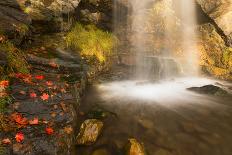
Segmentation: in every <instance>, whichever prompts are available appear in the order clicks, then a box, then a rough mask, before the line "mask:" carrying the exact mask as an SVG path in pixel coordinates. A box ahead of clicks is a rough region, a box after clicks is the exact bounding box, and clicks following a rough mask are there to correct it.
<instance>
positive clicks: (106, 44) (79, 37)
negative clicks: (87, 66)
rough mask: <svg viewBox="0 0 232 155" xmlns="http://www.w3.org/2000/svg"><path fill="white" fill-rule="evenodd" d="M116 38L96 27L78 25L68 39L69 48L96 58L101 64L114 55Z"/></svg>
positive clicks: (85, 55)
mask: <svg viewBox="0 0 232 155" xmlns="http://www.w3.org/2000/svg"><path fill="white" fill-rule="evenodd" d="M114 41H116V39H115V37H114V36H113V35H112V33H109V32H106V31H103V30H101V29H98V28H97V27H96V26H94V25H86V26H84V25H81V24H80V23H76V24H75V26H74V27H73V29H72V30H71V31H70V32H69V33H68V35H67V37H66V43H67V46H68V47H72V48H75V49H77V50H80V53H81V55H82V56H84V57H87V58H91V57H95V58H97V60H98V61H99V62H101V63H102V62H105V61H106V59H107V57H108V56H110V55H111V54H112V51H113V45H114Z"/></svg>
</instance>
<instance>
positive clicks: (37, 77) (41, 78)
mask: <svg viewBox="0 0 232 155" xmlns="http://www.w3.org/2000/svg"><path fill="white" fill-rule="evenodd" d="M35 79H37V80H43V79H44V76H43V75H36V76H35Z"/></svg>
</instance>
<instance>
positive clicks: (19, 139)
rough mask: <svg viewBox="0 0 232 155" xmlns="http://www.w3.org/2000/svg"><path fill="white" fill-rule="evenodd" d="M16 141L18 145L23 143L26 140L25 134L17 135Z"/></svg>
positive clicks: (19, 133)
mask: <svg viewBox="0 0 232 155" xmlns="http://www.w3.org/2000/svg"><path fill="white" fill-rule="evenodd" d="M15 139H16V141H17V142H18V143H21V142H22V141H23V140H24V134H23V133H22V132H18V133H17V134H16V135H15Z"/></svg>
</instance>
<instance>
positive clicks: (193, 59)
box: [114, 0, 198, 80]
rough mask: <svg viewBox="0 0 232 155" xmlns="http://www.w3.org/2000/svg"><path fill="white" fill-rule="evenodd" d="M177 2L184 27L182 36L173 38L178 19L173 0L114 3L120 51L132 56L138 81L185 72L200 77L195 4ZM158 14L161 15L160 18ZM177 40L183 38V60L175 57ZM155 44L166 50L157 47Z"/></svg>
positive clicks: (131, 0) (118, 0) (122, 0)
mask: <svg viewBox="0 0 232 155" xmlns="http://www.w3.org/2000/svg"><path fill="white" fill-rule="evenodd" d="M178 1H179V2H178V9H179V11H180V14H181V19H180V22H181V23H183V24H182V26H183V28H181V31H180V32H179V34H180V37H177V38H172V37H173V34H172V33H175V32H172V29H174V28H173V27H172V26H173V24H176V21H175V20H177V19H176V17H175V19H174V18H173V17H174V16H173V14H174V10H175V9H174V6H173V3H174V1H173V0H162V1H159V0H142V1H141V0H115V1H114V5H115V6H114V10H115V11H114V23H115V24H114V25H115V34H116V35H117V37H118V38H119V40H120V45H119V46H118V48H117V52H118V53H121V52H124V53H127V54H129V55H130V56H129V57H130V58H129V59H127V61H128V62H129V61H130V64H133V65H134V66H135V69H134V72H133V75H132V76H133V77H134V78H135V79H137V80H138V79H139V80H151V79H155V80H156V79H158V80H162V79H171V78H174V77H177V76H180V75H181V74H182V75H183V73H184V74H185V75H191V76H192V75H197V71H198V67H197V66H198V65H197V56H196V53H197V50H196V44H195V43H196V40H195V38H196V33H195V31H194V26H195V25H196V12H195V6H194V2H193V0H178ZM154 7H157V8H156V9H154ZM157 12H160V13H159V14H158V15H157ZM157 16H159V18H157ZM162 24H163V25H162ZM157 25H158V26H157ZM162 28H163V29H162ZM156 29H161V30H156ZM156 31H158V32H156ZM175 39H179V40H180V39H181V40H180V42H181V49H182V53H183V55H182V59H180V58H178V57H175V56H174V54H173V53H174V50H175V48H173V47H172V46H171V45H174V46H178V45H175V42H174V40H175ZM155 44H159V45H160V46H163V47H162V48H160V47H157V46H155Z"/></svg>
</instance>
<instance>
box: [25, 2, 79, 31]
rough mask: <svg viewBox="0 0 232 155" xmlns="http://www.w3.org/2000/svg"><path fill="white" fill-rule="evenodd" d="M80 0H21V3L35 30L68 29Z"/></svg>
mask: <svg viewBox="0 0 232 155" xmlns="http://www.w3.org/2000/svg"><path fill="white" fill-rule="evenodd" d="M79 2H80V0H26V1H25V0H23V1H21V5H22V8H23V11H24V12H25V13H27V14H28V15H29V16H30V18H31V19H32V21H33V24H34V27H35V32H59V31H64V30H68V29H69V28H70V27H71V25H72V21H73V17H74V13H75V9H76V8H77V6H78V4H79Z"/></svg>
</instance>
